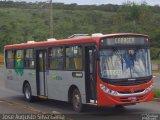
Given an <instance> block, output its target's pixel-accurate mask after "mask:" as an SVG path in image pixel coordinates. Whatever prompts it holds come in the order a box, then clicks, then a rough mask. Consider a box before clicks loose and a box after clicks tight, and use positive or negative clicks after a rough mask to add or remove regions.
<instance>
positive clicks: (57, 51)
mask: <svg viewBox="0 0 160 120" xmlns="http://www.w3.org/2000/svg"><path fill="white" fill-rule="evenodd" d="M49 68H50V69H56V70H62V69H63V47H55V48H50V49H49Z"/></svg>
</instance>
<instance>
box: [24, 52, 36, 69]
mask: <svg viewBox="0 0 160 120" xmlns="http://www.w3.org/2000/svg"><path fill="white" fill-rule="evenodd" d="M34 66H35V60H34V52H33V49H26V50H25V58H24V67H25V68H34Z"/></svg>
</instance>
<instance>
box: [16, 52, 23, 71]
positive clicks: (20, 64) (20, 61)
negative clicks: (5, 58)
mask: <svg viewBox="0 0 160 120" xmlns="http://www.w3.org/2000/svg"><path fill="white" fill-rule="evenodd" d="M23 67H24V51H23V50H16V54H15V68H23Z"/></svg>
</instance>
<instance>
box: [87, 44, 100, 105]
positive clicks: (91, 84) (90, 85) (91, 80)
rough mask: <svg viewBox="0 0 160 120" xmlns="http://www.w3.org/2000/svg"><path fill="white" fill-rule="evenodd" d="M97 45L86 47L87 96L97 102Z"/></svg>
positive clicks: (88, 100) (89, 100) (88, 99)
mask: <svg viewBox="0 0 160 120" xmlns="http://www.w3.org/2000/svg"><path fill="white" fill-rule="evenodd" d="M95 50H96V49H95V46H87V47H85V79H86V98H87V102H91V100H93V101H94V103H96V100H97V96H96V59H95Z"/></svg>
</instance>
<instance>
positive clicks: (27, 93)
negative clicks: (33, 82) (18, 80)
mask: <svg viewBox="0 0 160 120" xmlns="http://www.w3.org/2000/svg"><path fill="white" fill-rule="evenodd" d="M24 96H25V98H26V100H27V101H28V102H33V101H34V97H33V96H32V91H31V86H30V84H29V83H26V84H25V86H24Z"/></svg>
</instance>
